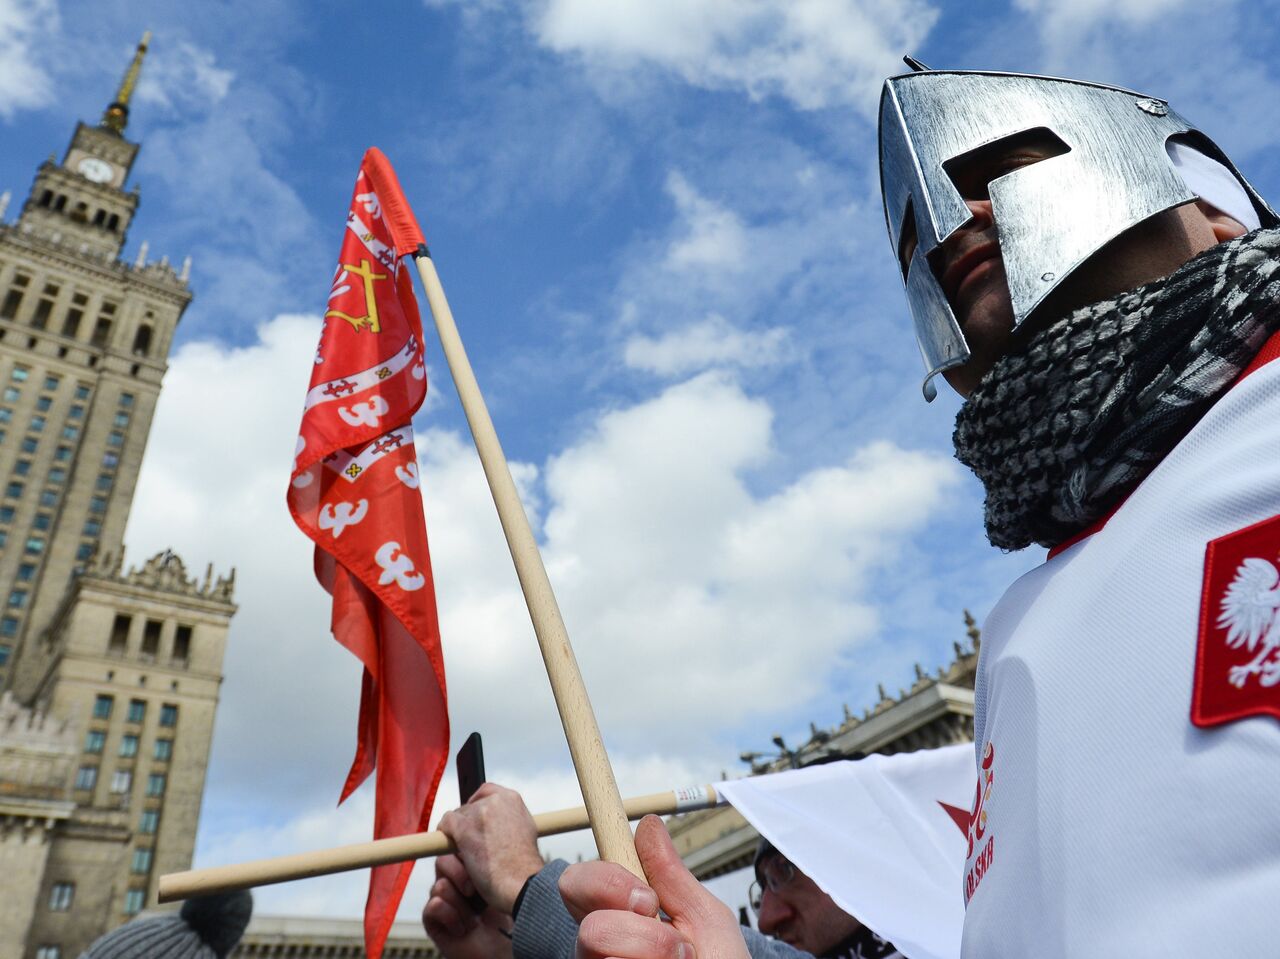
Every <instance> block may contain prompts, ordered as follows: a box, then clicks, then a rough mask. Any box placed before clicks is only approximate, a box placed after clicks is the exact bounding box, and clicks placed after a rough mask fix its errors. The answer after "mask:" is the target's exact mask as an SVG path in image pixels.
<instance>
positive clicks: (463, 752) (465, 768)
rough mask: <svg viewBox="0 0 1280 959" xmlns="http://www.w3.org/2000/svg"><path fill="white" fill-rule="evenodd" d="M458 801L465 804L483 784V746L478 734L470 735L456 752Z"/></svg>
mask: <svg viewBox="0 0 1280 959" xmlns="http://www.w3.org/2000/svg"><path fill="white" fill-rule="evenodd" d="M457 766H458V801H459V802H461V803H462V804H464V805H465V804H466V802H467V800H468V799H470V798H471V797H472V796H474V795H475V792H476V790H477V789H479V788H480V786H481V785H482V784H483V783H484V745H483V744H482V743H481V741H480V734H479V733H472V734H471V735H470V736H468V737H467V741H466V742H465V743H463V744H462V748H461V749H459V750H458V759H457Z"/></svg>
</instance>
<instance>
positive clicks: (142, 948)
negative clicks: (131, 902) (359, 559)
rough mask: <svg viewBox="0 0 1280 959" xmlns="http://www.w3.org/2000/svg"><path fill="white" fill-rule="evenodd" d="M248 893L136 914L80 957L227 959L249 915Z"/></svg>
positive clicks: (246, 923)
mask: <svg viewBox="0 0 1280 959" xmlns="http://www.w3.org/2000/svg"><path fill="white" fill-rule="evenodd" d="M252 914H253V897H252V896H251V895H250V894H249V893H247V892H243V891H242V892H232V893H226V894H224V895H220V896H205V897H203V898H200V899H188V900H187V901H186V902H184V903H183V904H182V909H181V910H180V911H179V912H178V913H176V914H174V913H170V914H168V915H164V916H148V917H142V918H138V919H134V920H133V921H131V922H127V923H125V924H124V925H123V926H120V927H119V928H118V929H113V930H111V932H109V933H107V934H106V935H105V936H102V937H101V938H99V939H97V940H96V941H95V942H94V943H93V945H91V946H90V947H89V948H88V949H86V950H85V951H84V952H82V953H80V959H226V957H227V956H228V955H230V953H231V950H232V949H234V948H235V947H236V943H238V942H239V941H240V937H241V936H243V935H244V930H245V927H246V926H248V925H249V917H250V915H252Z"/></svg>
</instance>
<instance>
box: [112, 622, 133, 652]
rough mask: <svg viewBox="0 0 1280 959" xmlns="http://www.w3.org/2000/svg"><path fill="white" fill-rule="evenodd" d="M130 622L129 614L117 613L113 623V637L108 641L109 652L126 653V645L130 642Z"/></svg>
mask: <svg viewBox="0 0 1280 959" xmlns="http://www.w3.org/2000/svg"><path fill="white" fill-rule="evenodd" d="M129 622H130V619H129V617H128V616H126V615H124V614H123V613H116V618H115V621H114V622H112V624H111V639H110V640H108V642H107V652H109V653H118V654H121V655H123V654H124V650H125V646H126V645H127V644H128V642H129Z"/></svg>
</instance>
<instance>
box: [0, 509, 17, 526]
mask: <svg viewBox="0 0 1280 959" xmlns="http://www.w3.org/2000/svg"><path fill="white" fill-rule="evenodd" d="M13 517H14V510H13V507H12V506H0V523H12V522H13Z"/></svg>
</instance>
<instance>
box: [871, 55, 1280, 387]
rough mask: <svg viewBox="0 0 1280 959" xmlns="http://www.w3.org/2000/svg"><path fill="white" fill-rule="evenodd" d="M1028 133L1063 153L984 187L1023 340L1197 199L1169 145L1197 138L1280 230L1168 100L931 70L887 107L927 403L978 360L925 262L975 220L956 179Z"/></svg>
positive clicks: (898, 230)
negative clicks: (1063, 287)
mask: <svg viewBox="0 0 1280 959" xmlns="http://www.w3.org/2000/svg"><path fill="white" fill-rule="evenodd" d="M908 62H910V61H908ZM912 66H915V67H918V66H919V64H914V63H913V64H912ZM1032 131H1041V132H1046V133H1047V134H1049V135H1051V136H1052V137H1053V138H1056V139H1057V140H1059V141H1061V146H1062V147H1063V148H1064V152H1062V153H1061V154H1059V155H1056V156H1052V157H1049V158H1048V159H1045V160H1043V161H1041V162H1038V163H1035V164H1033V165H1030V166H1025V167H1022V168H1019V169H1015V170H1014V171H1013V172H1010V173H1008V174H1005V175H1003V176H999V177H997V178H996V179H993V180H992V181H991V182H990V183H989V184H988V192H989V196H990V199H991V204H992V215H993V217H994V220H995V225H996V231H997V234H998V236H999V242H1000V252H1001V257H1002V259H1003V261H1004V269H1005V274H1006V276H1007V277H1008V282H1009V295H1010V298H1011V300H1012V303H1013V317H1014V325H1015V326H1017V325H1019V324H1021V323H1022V322H1023V321H1025V320H1026V319H1027V317H1028V316H1030V315H1031V313H1032V311H1033V310H1035V308H1036V307H1037V306H1039V305H1040V303H1041V302H1043V300H1044V298H1045V297H1046V296H1047V295H1048V294H1049V293H1050V292H1051V291H1052V290H1053V289H1055V288H1056V287H1057V286H1058V285H1059V284H1060V283H1062V281H1063V280H1064V279H1066V277H1068V276H1070V275H1071V273H1072V271H1073V270H1075V269H1076V268H1077V267H1078V266H1080V265H1081V264H1082V263H1084V262H1085V260H1087V259H1088V258H1089V257H1090V256H1091V255H1093V254H1094V253H1096V252H1097V251H1098V250H1099V249H1101V248H1102V247H1103V246H1104V245H1106V244H1107V243H1108V242H1110V241H1111V240H1113V239H1115V238H1116V237H1117V236H1119V235H1120V234H1121V233H1123V232H1125V231H1126V230H1128V229H1129V228H1131V227H1133V226H1136V225H1137V224H1138V223H1141V222H1142V221H1143V220H1146V219H1148V218H1149V217H1151V216H1154V215H1155V214H1157V213H1161V212H1163V211H1165V210H1169V209H1172V208H1173V207H1176V206H1180V205H1182V204H1184V203H1189V202H1191V201H1193V200H1195V199H1196V198H1197V195H1196V194H1195V193H1193V192H1191V190H1190V189H1188V187H1187V184H1186V182H1185V181H1184V179H1183V177H1182V176H1181V175H1179V173H1178V172H1177V170H1176V169H1175V167H1174V164H1173V162H1172V161H1171V159H1170V156H1169V153H1168V147H1167V144H1168V142H1169V140H1170V138H1171V137H1176V136H1178V135H1180V134H1183V135H1188V134H1189V135H1191V137H1192V139H1193V141H1194V146H1195V148H1196V149H1197V150H1200V151H1202V152H1204V153H1206V154H1208V155H1209V156H1210V157H1212V158H1213V159H1215V160H1217V161H1218V162H1220V163H1222V164H1224V165H1225V166H1226V167H1227V168H1228V169H1229V170H1230V172H1231V174H1232V175H1234V177H1235V178H1236V179H1237V180H1238V181H1239V183H1240V185H1241V187H1242V188H1243V189H1244V191H1245V192H1246V193H1247V195H1248V198H1249V201H1251V202H1252V204H1253V206H1254V208H1255V209H1256V210H1257V212H1258V215H1259V218H1260V220H1261V222H1262V223H1263V224H1266V225H1274V224H1276V223H1277V222H1280V221H1278V220H1277V218H1276V215H1275V213H1274V212H1272V210H1271V209H1270V207H1268V206H1267V204H1266V202H1265V201H1264V200H1263V199H1262V198H1261V197H1260V196H1259V195H1258V194H1257V192H1256V191H1255V190H1254V189H1253V188H1252V187H1251V186H1250V185H1249V183H1248V182H1247V181H1246V180H1245V179H1244V177H1242V176H1241V175H1240V173H1239V171H1238V170H1236V169H1235V167H1234V166H1233V165H1232V164H1231V161H1230V160H1228V159H1227V157H1226V156H1225V154H1223V153H1222V151H1221V150H1219V149H1218V148H1217V147H1216V146H1214V145H1213V143H1212V142H1211V141H1209V140H1208V139H1207V138H1205V137H1204V136H1203V134H1200V133H1199V131H1197V130H1196V129H1195V128H1194V127H1193V126H1191V124H1190V123H1188V122H1187V121H1186V120H1184V119H1183V118H1182V117H1180V116H1179V115H1178V114H1177V113H1175V112H1174V111H1173V110H1171V109H1170V108H1169V105H1168V104H1167V103H1166V102H1165V101H1163V100H1159V99H1155V98H1153V97H1147V96H1144V95H1142V94H1140V93H1134V92H1133V91H1131V90H1123V89H1120V88H1117V87H1108V86H1103V85H1100V84H1095V83H1084V82H1080V81H1076V80H1062V79H1056V78H1050V77H1037V76H1027V75H1019V74H1007V73H976V72H967V71H943V70H936V71H935V70H923V69H922V70H921V72H916V73H910V74H906V75H904V76H899V77H891V78H890V79H888V80H886V81H885V85H884V92H883V94H882V95H881V98H880V185H881V189H882V191H883V194H884V209H885V218H886V221H887V224H888V227H889V241H890V243H891V244H892V246H893V250H894V252H895V253H896V254H899V255H900V254H901V252H902V249H903V248H902V234H903V231H904V229H905V228H907V218H908V217H911V218H913V221H914V227H915V231H914V232H915V235H916V247H915V252H914V254H912V256H911V258H910V260H909V262H908V263H907V265H906V269H905V276H904V280H905V283H906V291H907V301H908V304H909V306H910V309H911V315H912V319H913V320H914V322H915V328H916V339H917V340H918V341H919V344H920V352H921V354H922V355H923V358H924V364H925V369H926V370H927V373H926V376H925V379H924V394H925V398H926V399H928V400H932V399H933V398H934V396H935V395H936V390H935V388H934V386H933V384H932V380H933V377H934V376H936V375H937V374H938V373H940V372H942V371H943V370H945V369H948V368H950V367H952V366H958V365H960V364H962V363H964V362H965V361H966V360H967V359H968V358H969V348H968V345H967V344H966V342H965V338H964V334H963V333H962V332H961V330H960V325H959V323H957V321H956V318H955V315H954V314H953V313H952V311H951V307H950V305H949V304H948V303H947V297H946V295H945V293H944V291H943V288H942V285H941V283H940V282H939V279H938V276H937V275H936V273H935V272H934V269H933V268H931V266H930V263H929V261H928V257H929V254H930V253H932V252H933V251H934V250H935V249H936V248H937V247H938V246H939V245H940V244H942V243H943V242H944V241H946V239H947V238H948V237H950V236H951V235H952V234H953V233H955V232H956V231H957V230H959V229H961V228H962V227H963V226H964V225H965V224H967V223H968V222H970V220H972V219H973V214H972V212H971V211H970V209H969V207H968V206H967V205H966V203H965V198H964V197H963V196H961V194H960V190H959V189H958V188H957V186H956V183H955V182H954V181H953V179H952V176H951V174H950V173H949V172H948V170H949V169H952V170H954V169H955V167H954V165H953V164H955V163H959V162H962V161H963V159H964V158H965V157H967V156H969V155H971V154H972V153H973V151H976V150H979V149H982V148H988V149H992V148H994V149H998V146H994V145H998V143H999V142H1000V141H1002V140H1005V139H1006V138H1011V137H1019V136H1023V135H1026V134H1028V133H1029V132H1032Z"/></svg>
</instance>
